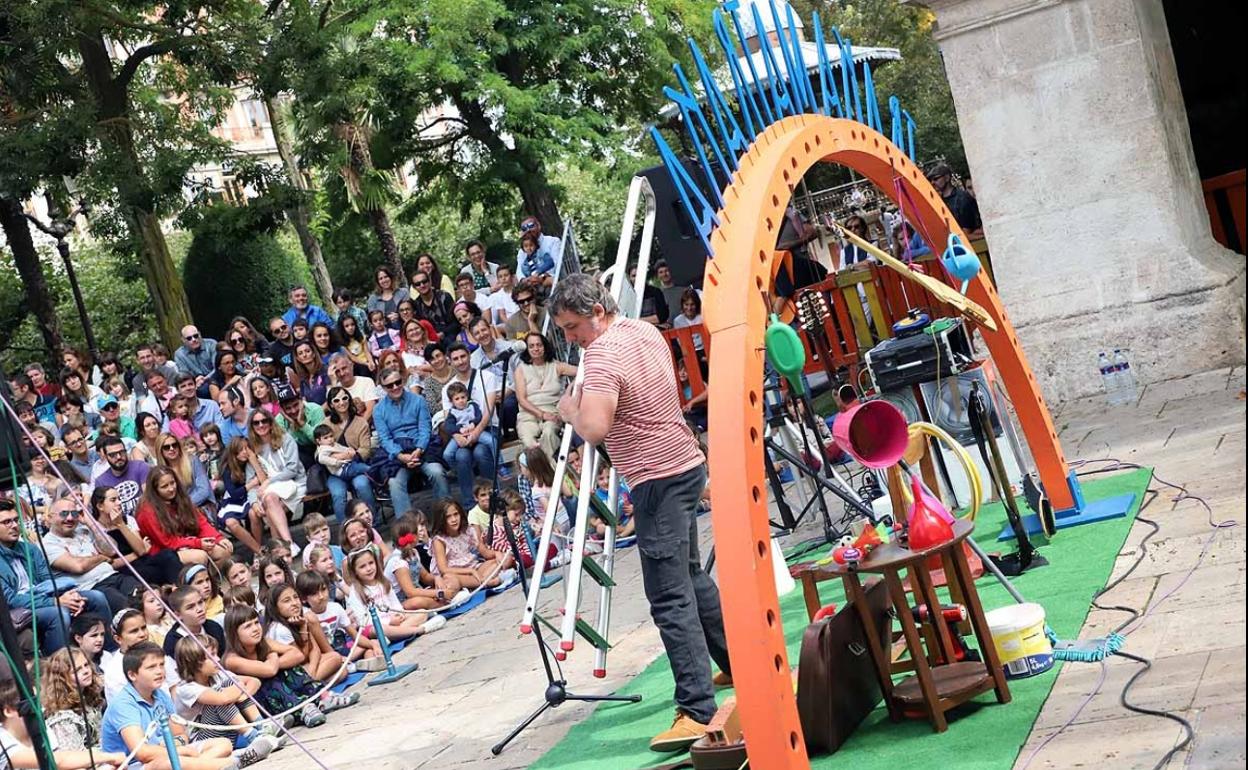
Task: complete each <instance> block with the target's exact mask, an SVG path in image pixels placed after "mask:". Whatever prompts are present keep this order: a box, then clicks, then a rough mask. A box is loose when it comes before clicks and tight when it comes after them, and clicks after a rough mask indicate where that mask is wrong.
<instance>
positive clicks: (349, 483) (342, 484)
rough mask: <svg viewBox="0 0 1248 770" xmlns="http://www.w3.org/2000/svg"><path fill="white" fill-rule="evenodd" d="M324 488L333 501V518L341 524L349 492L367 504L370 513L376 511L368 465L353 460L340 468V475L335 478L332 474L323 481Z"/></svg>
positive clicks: (345, 513) (375, 499)
mask: <svg viewBox="0 0 1248 770" xmlns="http://www.w3.org/2000/svg"><path fill="white" fill-rule="evenodd" d="M325 486H326V487H328V488H329V496H330V498H331V499H332V500H333V501H334V516H335V517H336V518H337V519H338V523H339V524H341V523H342V520H343V519H345V518H346V517H347V496H348V494H349V493H350V492H351V490H354V491H355V496H356V497H357V498H359V499H361V500H363V501H364V502H366V503H368V508H369V510H371V511H376V510H377V498H376V497H374V496H373V483H372V481H371V480H369V478H368V463H363V462H360V461H359V460H353V461H352V462H349V463H347V464H346V465H344V466H343V468H342V474H341V475H339V476H335V475H333V474H332V473H331V474H330V475H329V478H328V479H326V481H325Z"/></svg>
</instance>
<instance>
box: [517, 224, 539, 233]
mask: <svg viewBox="0 0 1248 770" xmlns="http://www.w3.org/2000/svg"><path fill="white" fill-rule="evenodd" d="M536 229H537V223H536V222H525V223H524V224H522V225H520V232H522V233H527V232H529V231H530V230H536Z"/></svg>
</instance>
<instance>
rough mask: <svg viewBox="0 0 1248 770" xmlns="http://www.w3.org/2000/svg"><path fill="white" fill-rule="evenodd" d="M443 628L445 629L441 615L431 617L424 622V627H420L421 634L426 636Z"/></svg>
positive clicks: (444, 622) (444, 621)
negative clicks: (421, 629)
mask: <svg viewBox="0 0 1248 770" xmlns="http://www.w3.org/2000/svg"><path fill="white" fill-rule="evenodd" d="M445 627H446V618H444V617H442V616H441V615H434V616H433V617H431V618H429V619H428V620H426V621H425V625H424V626H422V628H423V629H424V631H423V633H426V634H431V633H433V632H434V631H437V630H438V629H439V628H445Z"/></svg>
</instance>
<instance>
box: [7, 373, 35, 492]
mask: <svg viewBox="0 0 1248 770" xmlns="http://www.w3.org/2000/svg"><path fill="white" fill-rule="evenodd" d="M0 396H2V397H3V398H4V403H6V404H8V405H9V406H15V402H14V400H13V391H12V390H11V389H10V388H9V376H8V375H7V374H5V373H4V370H3V369H0ZM14 411H16V409H15V410H14ZM10 457H12V458H13V460H14V462H15V463H16V464H17V473H18V476H20V477H22V478H25V476H26V472H27V471H29V470H30V455H29V450H28V449H27V447H26V442H25V441H23V440H22V428H21V426H20V425H18V424H17V420H16V419H15V418H14V417H13V415H12V414H10V413H9V410H8V409H7V408H6V407H5V406H4V405H3V404H0V490H7V489H11V488H12V487H13V476H12V474H11V473H10V472H9V458H10Z"/></svg>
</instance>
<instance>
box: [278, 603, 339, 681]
mask: <svg viewBox="0 0 1248 770" xmlns="http://www.w3.org/2000/svg"><path fill="white" fill-rule="evenodd" d="M264 635H265V637H266V638H268V639H272V640H273V641H275V642H281V643H282V644H292V645H294V646H295V647H297V648H298V649H299V652H301V653H303V668H304V670H305V671H307V672H308V675H309V676H311V677H312V678H313V679H315V680H316V681H318V682H322V683H325V684H330V683H333V684H337V682H338V681H339V680H340V679H341V678H342V677H343V676H345V675H346V673H347V667H346V666H344V665H343V664H344V663H345V660H344V659H343V657H342V655H340V654H339V653H338V652H337V651H335V650H334V648H333V647H331V646H330V644H329V640H328V639H327V638H325V632H324V631H322V630H321V624H320V621H319V619H318V618H317V617H316V616H315V615H313V614H312V612H311V611H310V610H305V609H304V608H303V602H302V601H300V600H299V592H298V591H296V590H295V587H294V586H293V585H289V584H286V583H283V584H282V585H279V586H274V587H273V590H271V591H270V592H269V600H268V602H266V603H265V605H264Z"/></svg>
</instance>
